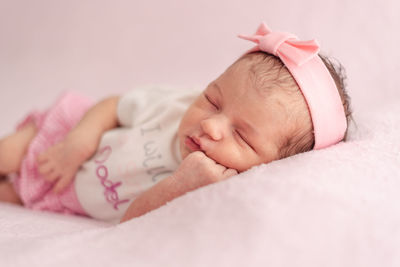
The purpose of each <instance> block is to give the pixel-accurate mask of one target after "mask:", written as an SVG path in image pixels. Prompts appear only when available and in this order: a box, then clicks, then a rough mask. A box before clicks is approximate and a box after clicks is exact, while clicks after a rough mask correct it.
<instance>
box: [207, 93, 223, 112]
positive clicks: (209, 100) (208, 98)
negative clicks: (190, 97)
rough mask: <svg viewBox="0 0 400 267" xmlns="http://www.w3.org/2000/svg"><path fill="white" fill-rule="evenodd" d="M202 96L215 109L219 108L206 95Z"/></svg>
mask: <svg viewBox="0 0 400 267" xmlns="http://www.w3.org/2000/svg"><path fill="white" fill-rule="evenodd" d="M204 97H205V98H206V99H207V101H208V102H209V103H210V104H211V105H213V106H214V107H215V108H216V109H219V108H218V106H217V104H215V103H214V102H213V101H211V99H210V98H209V97H208V95H206V94H204Z"/></svg>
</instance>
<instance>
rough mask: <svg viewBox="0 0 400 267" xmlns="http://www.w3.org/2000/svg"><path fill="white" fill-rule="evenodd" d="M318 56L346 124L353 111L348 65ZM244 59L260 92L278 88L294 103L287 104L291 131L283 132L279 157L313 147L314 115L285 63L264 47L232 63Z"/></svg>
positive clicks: (264, 93)
mask: <svg viewBox="0 0 400 267" xmlns="http://www.w3.org/2000/svg"><path fill="white" fill-rule="evenodd" d="M319 56H320V58H321V59H322V61H323V62H324V64H325V66H326V67H327V68H328V70H329V72H330V74H331V76H332V78H333V80H334V81H335V84H336V87H337V89H338V92H339V94H340V98H341V100H342V104H343V107H344V111H345V114H346V120H347V125H349V122H350V120H351V119H352V117H351V113H352V111H351V108H350V97H349V96H348V94H347V91H346V73H345V69H344V67H343V66H342V65H341V64H340V63H339V62H338V61H336V62H335V63H333V62H332V61H331V60H330V59H328V58H327V57H325V56H322V55H319ZM241 61H247V62H250V65H249V71H250V76H249V77H250V79H251V80H252V81H253V84H254V87H255V88H256V89H257V90H258V92H259V93H260V95H261V96H268V95H273V94H274V92H276V91H277V90H280V91H281V90H284V91H285V93H286V94H287V95H288V96H289V99H290V101H292V103H293V108H294V109H289V107H288V106H284V108H285V110H286V114H287V115H288V121H287V127H288V129H289V131H290V133H289V134H288V135H287V136H283V138H282V140H281V142H280V144H279V159H282V158H286V157H289V156H292V155H295V154H298V153H302V152H306V151H310V150H312V149H313V147H314V133H313V126H312V121H311V116H310V113H309V111H308V107H307V104H306V102H305V99H304V97H303V95H302V93H301V91H300V88H299V87H298V85H297V83H296V81H295V79H294V78H293V76H292V75H291V74H290V72H289V70H288V69H287V68H286V66H285V65H284V64H283V63H282V61H281V60H280V59H279V58H278V57H276V56H274V55H271V54H268V53H265V52H261V51H257V52H252V53H248V54H245V55H243V56H242V57H240V58H239V59H238V60H237V61H236V62H235V63H234V64H233V65H235V64H236V63H239V62H241ZM300 125H301V127H300ZM304 126H305V127H304ZM346 138H347V129H346V133H345V136H344V139H343V140H344V141H345V140H346Z"/></svg>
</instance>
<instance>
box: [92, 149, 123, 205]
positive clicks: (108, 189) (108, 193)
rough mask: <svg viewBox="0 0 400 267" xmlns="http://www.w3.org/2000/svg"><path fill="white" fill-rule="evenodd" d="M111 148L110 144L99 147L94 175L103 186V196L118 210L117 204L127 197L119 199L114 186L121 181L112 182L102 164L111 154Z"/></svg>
mask: <svg viewBox="0 0 400 267" xmlns="http://www.w3.org/2000/svg"><path fill="white" fill-rule="evenodd" d="M111 153H112V149H111V147H110V146H105V147H103V148H101V149H100V150H99V152H98V154H97V155H96V159H95V161H94V162H96V163H97V164H98V165H97V168H96V175H97V178H99V180H100V182H101V185H102V186H103V187H104V197H105V199H106V200H107V202H108V203H110V204H111V205H113V208H114V209H115V210H118V205H120V204H123V203H126V202H129V199H124V200H120V199H119V196H118V192H117V190H116V188H117V187H118V186H120V185H121V184H122V182H116V183H113V181H111V180H109V179H108V169H107V167H106V166H105V165H104V164H103V163H104V162H106V161H107V159H108V157H109V156H110V155H111Z"/></svg>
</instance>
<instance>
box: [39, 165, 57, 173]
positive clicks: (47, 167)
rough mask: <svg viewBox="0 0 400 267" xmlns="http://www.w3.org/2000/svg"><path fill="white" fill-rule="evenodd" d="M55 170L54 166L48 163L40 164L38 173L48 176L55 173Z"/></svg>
mask: <svg viewBox="0 0 400 267" xmlns="http://www.w3.org/2000/svg"><path fill="white" fill-rule="evenodd" d="M53 169H54V168H53V165H52V164H50V163H48V162H45V163H40V164H39V166H38V171H39V173H40V174H42V175H47V174H49V173H51V172H52V171H53Z"/></svg>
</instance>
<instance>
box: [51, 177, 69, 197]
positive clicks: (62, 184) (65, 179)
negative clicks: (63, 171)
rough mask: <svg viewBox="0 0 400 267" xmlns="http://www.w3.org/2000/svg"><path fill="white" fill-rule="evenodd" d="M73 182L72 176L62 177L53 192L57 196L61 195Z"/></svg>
mask: <svg viewBox="0 0 400 267" xmlns="http://www.w3.org/2000/svg"><path fill="white" fill-rule="evenodd" d="M71 180H72V176H62V177H61V178H60V179H59V180H58V181H57V183H56V184H55V185H54V187H53V191H54V193H56V194H59V193H61V192H62V191H63V190H64V189H65V188H66V187H67V186H68V185H69V184H70V183H71Z"/></svg>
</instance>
